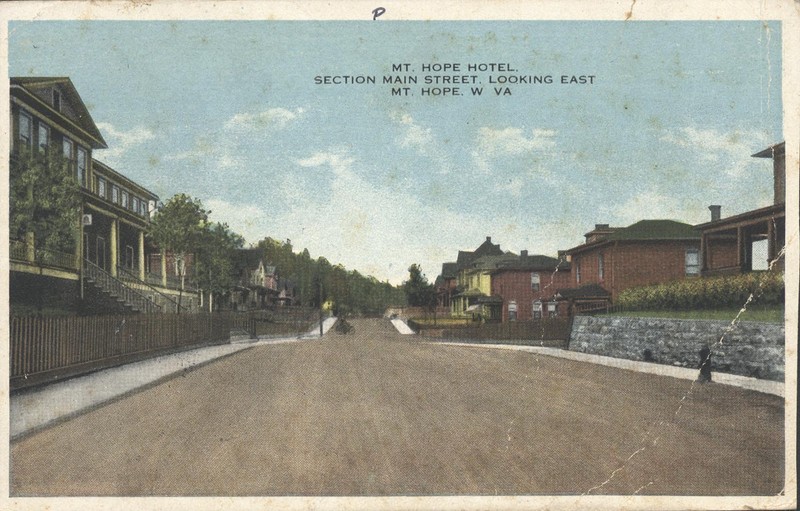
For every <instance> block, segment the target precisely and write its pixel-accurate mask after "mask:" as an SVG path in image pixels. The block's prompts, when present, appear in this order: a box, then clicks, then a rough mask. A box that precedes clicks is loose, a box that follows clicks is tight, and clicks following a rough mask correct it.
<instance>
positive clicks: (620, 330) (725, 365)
mask: <svg viewBox="0 0 800 511" xmlns="http://www.w3.org/2000/svg"><path fill="white" fill-rule="evenodd" d="M729 329H730V331H728V330H729ZM723 335H724V338H723V340H722V342H721V343H720V342H719V340H720V338H721V337H723ZM785 336H786V333H785V330H784V326H783V325H782V324H772V323H756V322H749V321H740V322H739V323H737V324H736V326H734V327H731V324H730V322H728V321H711V320H687V319H658V318H626V317H592V316H578V317H576V318H575V321H574V323H573V325H572V333H571V335H570V342H569V349H570V350H571V351H581V352H584V353H592V354H595V355H603V356H607V357H614V358H624V359H629V360H646V359H647V358H651V360H650V361H652V362H656V363H660V364H668V365H675V366H682V367H699V362H700V356H699V354H698V352H699V351H700V349H701V348H702V347H703V346H709V347H710V348H711V360H712V371H721V372H725V373H732V374H738V375H742V376H751V377H754V378H763V379H767V380H775V381H783V379H784V342H785ZM646 350H648V351H649V353H646Z"/></svg>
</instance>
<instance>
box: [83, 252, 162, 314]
mask: <svg viewBox="0 0 800 511" xmlns="http://www.w3.org/2000/svg"><path fill="white" fill-rule="evenodd" d="M83 264H84V273H83V278H84V280H85V281H86V283H88V284H91V285H92V286H94V287H95V288H97V289H98V290H99V291H101V292H103V293H104V294H106V295H108V296H109V297H111V299H113V300H116V301H117V302H118V303H119V304H121V305H122V306H124V307H126V308H127V309H129V310H131V311H133V312H141V313H144V314H153V313H159V312H162V311H163V308H162V307H161V306H160V305H158V304H157V303H155V302H154V301H153V300H152V299H150V298H149V297H147V296H146V295H144V294H142V293H141V292H139V291H138V290H136V289H133V288H132V287H130V286H128V285H127V284H125V283H124V282H123V281H121V280H119V279H118V278H116V277H114V276H113V275H111V274H110V273H108V272H107V271H105V270H104V269H102V268H100V267H99V266H97V265H96V264H94V263H93V262H91V261H87V260H84V261H83Z"/></svg>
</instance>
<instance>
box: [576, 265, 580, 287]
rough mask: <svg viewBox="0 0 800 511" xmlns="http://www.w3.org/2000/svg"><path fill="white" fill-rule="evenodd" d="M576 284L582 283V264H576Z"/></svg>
mask: <svg viewBox="0 0 800 511" xmlns="http://www.w3.org/2000/svg"><path fill="white" fill-rule="evenodd" d="M575 282H577V283H578V284H580V283H581V263H579V262H576V263H575Z"/></svg>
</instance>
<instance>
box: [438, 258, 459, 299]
mask: <svg viewBox="0 0 800 511" xmlns="http://www.w3.org/2000/svg"><path fill="white" fill-rule="evenodd" d="M457 285H458V265H457V264H456V263H454V262H451V263H444V264H442V273H440V274H439V276H438V277H436V280H435V281H434V284H433V286H434V289H435V291H436V304H437V306H438V307H440V308H442V309H450V303H451V301H452V297H453V293H454V292H455V289H456V286H457Z"/></svg>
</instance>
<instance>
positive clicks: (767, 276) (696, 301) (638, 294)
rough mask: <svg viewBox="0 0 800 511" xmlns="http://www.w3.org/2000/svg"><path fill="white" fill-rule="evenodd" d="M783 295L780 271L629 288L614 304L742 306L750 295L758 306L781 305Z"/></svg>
mask: <svg viewBox="0 0 800 511" xmlns="http://www.w3.org/2000/svg"><path fill="white" fill-rule="evenodd" d="M784 292H785V284H784V280H783V273H782V272H750V273H743V274H740V275H730V276H727V275H726V276H719V277H704V278H697V279H687V280H677V281H674V282H669V283H666V284H658V285H654V286H645V287H637V288H630V289H626V290H625V291H623V292H622V293H620V295H619V298H618V299H617V305H619V306H620V307H622V308H624V309H628V310H659V309H661V310H692V309H714V308H720V307H741V306H742V305H744V303H745V302H746V301H747V299H748V298H749V297H750V295H751V294H752V295H753V301H754V302H757V303H759V304H761V305H783V303H784Z"/></svg>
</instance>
